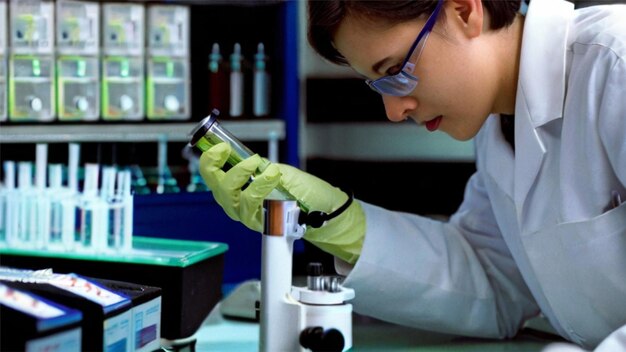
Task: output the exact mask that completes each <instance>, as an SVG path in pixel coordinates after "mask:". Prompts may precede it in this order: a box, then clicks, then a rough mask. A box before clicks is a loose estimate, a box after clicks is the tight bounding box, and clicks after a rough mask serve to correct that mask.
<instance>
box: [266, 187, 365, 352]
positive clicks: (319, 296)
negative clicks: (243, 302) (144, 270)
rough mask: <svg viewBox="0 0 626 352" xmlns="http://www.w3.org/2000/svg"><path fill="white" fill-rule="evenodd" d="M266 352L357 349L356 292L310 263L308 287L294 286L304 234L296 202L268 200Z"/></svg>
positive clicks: (319, 265)
mask: <svg viewBox="0 0 626 352" xmlns="http://www.w3.org/2000/svg"><path fill="white" fill-rule="evenodd" d="M264 213H265V225H264V231H263V239H262V247H261V250H262V253H261V302H260V321H261V336H260V351H261V352H277V351H289V352H293V351H308V350H310V351H314V352H315V351H346V350H349V349H350V348H351V347H352V305H351V304H349V303H346V301H348V300H350V299H352V298H354V290H353V289H350V288H346V287H343V286H342V285H341V283H340V281H339V278H338V277H332V276H324V275H322V274H323V273H322V266H321V264H319V263H311V264H309V267H308V268H307V269H308V277H307V286H306V287H296V286H292V281H291V279H292V257H293V243H294V241H295V240H297V239H300V238H302V236H303V234H304V226H302V225H300V224H298V217H299V216H298V215H299V213H300V208H299V207H298V204H297V202H296V201H293V200H272V199H267V200H265V202H264Z"/></svg>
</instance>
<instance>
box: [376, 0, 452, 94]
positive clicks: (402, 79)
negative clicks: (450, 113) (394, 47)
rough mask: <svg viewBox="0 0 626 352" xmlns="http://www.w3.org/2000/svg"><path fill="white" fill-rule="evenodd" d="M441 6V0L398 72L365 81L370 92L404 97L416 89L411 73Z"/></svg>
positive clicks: (416, 79)
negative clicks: (370, 89)
mask: <svg viewBox="0 0 626 352" xmlns="http://www.w3.org/2000/svg"><path fill="white" fill-rule="evenodd" d="M442 4H443V0H439V2H438V3H437V7H435V10H434V11H433V13H432V14H431V15H430V16H429V17H428V20H426V24H425V25H424V28H422V30H421V31H420V33H419V34H418V35H417V39H415V42H414V43H413V45H412V46H411V49H409V53H408V55H407V56H406V59H404V62H403V63H402V68H401V69H400V71H399V72H398V73H396V74H394V75H390V76H385V77H381V78H379V79H376V80H373V81H372V80H366V81H365V83H367V85H368V86H369V87H370V88H372V90H374V91H375V92H377V93H380V94H383V95H393V96H398V97H404V96H407V95H409V94H411V92H412V91H413V90H414V89H415V87H417V83H418V82H419V78H418V77H417V76H415V75H414V74H413V71H414V70H415V65H416V64H417V61H418V59H419V57H420V56H421V54H422V50H423V49H424V45H426V39H428V35H429V34H430V32H431V30H432V29H433V27H434V25H435V22H437V15H438V14H439V10H440V9H441V5H442Z"/></svg>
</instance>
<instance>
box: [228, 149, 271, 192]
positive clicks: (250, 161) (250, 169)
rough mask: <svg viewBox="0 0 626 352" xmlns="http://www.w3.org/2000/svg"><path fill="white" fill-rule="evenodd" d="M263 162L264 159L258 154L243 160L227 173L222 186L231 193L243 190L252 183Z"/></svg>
mask: <svg viewBox="0 0 626 352" xmlns="http://www.w3.org/2000/svg"><path fill="white" fill-rule="evenodd" d="M261 162H262V159H261V157H260V156H259V155H257V154H255V155H253V156H251V157H249V158H246V159H244V160H242V161H241V162H239V163H238V164H237V165H235V166H233V167H232V168H231V169H230V170H228V171H227V172H226V174H225V175H224V179H223V180H222V186H223V187H224V188H225V189H228V190H231V191H234V190H241V188H243V186H244V185H245V184H246V183H248V182H249V181H250V178H251V177H252V176H253V175H254V173H255V172H256V171H257V168H258V167H259V165H260V164H261Z"/></svg>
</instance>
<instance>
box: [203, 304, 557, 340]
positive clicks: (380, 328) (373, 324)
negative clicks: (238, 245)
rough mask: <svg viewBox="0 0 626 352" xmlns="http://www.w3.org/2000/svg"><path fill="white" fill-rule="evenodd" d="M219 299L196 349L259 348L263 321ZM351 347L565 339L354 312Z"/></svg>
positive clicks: (539, 334)
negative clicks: (226, 310) (407, 323)
mask: <svg viewBox="0 0 626 352" xmlns="http://www.w3.org/2000/svg"><path fill="white" fill-rule="evenodd" d="M219 308H220V303H218V304H217V305H216V306H215V307H214V309H213V310H212V311H211V313H210V314H209V315H208V317H207V318H206V319H205V320H204V322H203V323H202V325H201V327H200V329H199V330H198V331H197V333H196V334H194V336H193V338H195V351H198V352H202V351H219V352H228V351H236V352H247V351H258V350H259V331H260V329H259V323H257V322H252V321H244V320H233V319H226V318H224V317H223V316H222V315H221V313H220V309H219ZM352 338H353V347H352V349H351V351H378V352H381V351H385V352H386V351H390V352H392V351H405V352H406V351H431V352H435V351H460V352H463V351H467V352H470V351H472V352H490V351H493V352H496V351H497V352H502V351H510V352H522V351H523V352H531V351H541V350H542V349H543V348H544V347H545V346H547V345H548V344H550V343H552V342H555V341H561V340H559V339H558V338H554V339H553V338H551V337H550V335H547V334H542V333H534V332H531V331H527V330H523V331H522V332H521V333H520V334H519V335H518V336H517V337H515V338H514V339H510V340H492V339H477V338H466V337H455V336H451V335H445V334H439V333H432V332H426V331H421V330H417V329H412V328H408V327H404V326H399V325H395V324H390V323H386V322H382V321H379V320H375V319H372V318H369V317H365V316H362V315H358V314H356V313H355V314H354V315H353V335H352Z"/></svg>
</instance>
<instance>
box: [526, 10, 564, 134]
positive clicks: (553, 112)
mask: <svg viewBox="0 0 626 352" xmlns="http://www.w3.org/2000/svg"><path fill="white" fill-rule="evenodd" d="M573 15H574V5H573V4H572V3H569V2H566V1H563V0H540V1H532V2H531V3H530V5H529V8H528V13H527V15H526V18H525V23H524V34H523V37H522V38H523V39H522V56H521V60H520V72H519V77H520V80H519V83H518V92H517V103H516V116H519V115H520V114H519V113H518V111H517V109H524V110H526V111H525V114H523V115H528V116H529V117H530V121H531V124H532V126H533V127H535V128H536V127H539V126H542V125H544V124H546V123H548V122H550V121H552V120H554V119H556V118H560V117H562V116H563V106H564V99H565V84H566V73H565V69H566V51H567V47H568V40H567V37H568V29H569V22H570V21H571V19H572V17H573ZM545 53H550V56H549V57H550V59H549V60H546V57H547V56H546V54H545ZM521 96H523V97H524V99H520V97H521ZM520 100H523V103H524V104H520Z"/></svg>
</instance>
